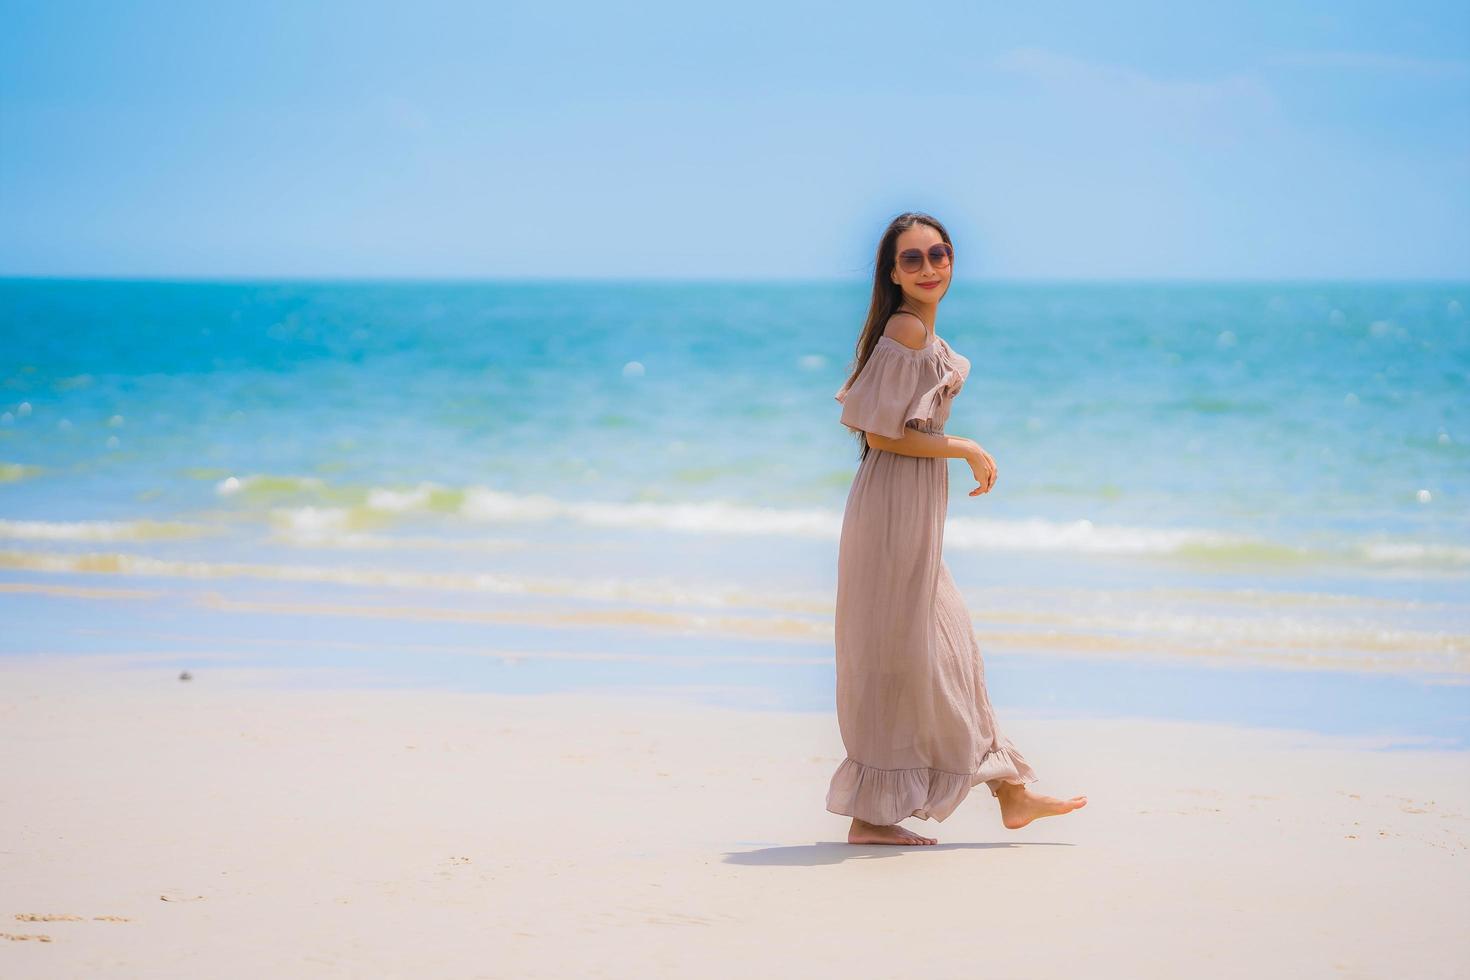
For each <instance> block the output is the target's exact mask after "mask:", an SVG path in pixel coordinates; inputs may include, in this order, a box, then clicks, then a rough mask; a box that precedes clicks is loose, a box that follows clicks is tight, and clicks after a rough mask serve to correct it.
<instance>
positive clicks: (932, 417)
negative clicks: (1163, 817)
mask: <svg viewBox="0 0 1470 980" xmlns="http://www.w3.org/2000/svg"><path fill="white" fill-rule="evenodd" d="M953 258H954V248H953V246H952V244H951V242H950V240H949V233H948V232H947V231H945V229H944V226H943V225H941V224H940V223H939V222H938V221H937V220H935V219H934V218H932V217H930V216H929V215H926V214H919V213H914V212H909V213H906V214H901V215H899V216H898V217H897V218H894V219H893V221H892V222H891V223H890V224H889V226H888V229H887V231H885V232H884V233H883V239H882V241H881V242H880V243H879V245H878V257H877V261H876V262H875V264H874V277H873V298H872V304H871V305H870V307H869V309H868V320H867V323H866V325H865V326H864V327H863V333H862V336H861V337H860V338H859V340H858V346H857V354H858V358H857V367H856V369H855V370H854V371H853V374H852V376H851V377H849V378H848V380H847V383H846V384H844V385H843V386H842V388H841V390H840V391H838V392H837V396H836V397H837V400H838V401H839V402H841V403H842V424H843V425H845V426H847V427H848V428H849V429H852V430H853V431H854V432H855V433H856V434H857V435H858V437H859V438H860V439H861V440H862V441H863V451H862V455H861V457H860V459H861V461H860V463H859V464H858V469H857V474H856V475H855V476H854V477H853V481H852V487H851V489H850V490H849V491H848V495H847V507H846V510H845V512H844V514H843V518H842V540H841V544H840V545H839V547H838V558H837V615H836V648H837V720H838V725H839V726H840V728H841V730H842V741H843V744H844V745H845V746H846V748H847V758H846V759H844V760H843V761H842V764H841V765H839V766H838V767H837V771H836V773H834V774H833V776H832V784H831V787H830V788H829V789H828V791H827V809H828V810H829V811H831V812H833V813H840V814H843V815H845V816H850V817H852V818H853V820H852V827H851V828H850V829H849V830H848V833H847V840H848V843H851V844H933V843H936V840H935V838H932V837H924V836H921V835H919V834H915V833H913V832H911V831H909V830H908V829H906V828H904V827H900V826H898V821H899V820H902V819H904V818H906V817H910V816H915V817H920V818H923V819H925V820H927V819H930V818H933V819H935V820H941V821H942V820H944V818H945V817H948V816H949V815H950V814H951V813H953V812H954V810H955V808H956V807H958V806H959V805H960V803H961V801H963V800H964V798H965V797H966V796H967V795H968V794H969V792H970V787H971V786H975V785H978V784H979V783H982V782H984V783H986V784H988V785H989V787H990V792H991V795H993V796H994V797H995V798H996V799H997V800H999V801H1000V811H1001V821H1002V823H1003V824H1004V825H1005V826H1006V827H1008V828H1011V829H1017V828H1020V827H1024V826H1026V825H1027V824H1028V823H1030V822H1031V821H1032V820H1034V819H1036V818H1037V817H1043V816H1048V815H1051V814H1058V813H1066V812H1068V811H1070V810H1075V809H1077V808H1078V807H1080V806H1082V805H1083V804H1085V803H1086V802H1087V798H1086V797H1084V796H1074V797H1072V798H1071V799H1070V800H1061V799H1057V798H1056V797H1051V796H1040V795H1037V794H1035V793H1032V792H1031V791H1030V790H1029V789H1027V788H1026V783H1029V782H1033V781H1035V779H1036V773H1035V772H1034V771H1033V770H1032V769H1031V766H1030V765H1029V764H1028V763H1027V762H1026V760H1025V759H1024V758H1022V756H1021V753H1020V752H1018V751H1017V750H1016V747H1015V746H1014V745H1012V744H1011V742H1010V739H1008V738H1006V737H1005V736H1004V735H1003V734H1001V731H1000V729H999V728H998V727H997V725H996V721H995V715H994V712H993V711H992V710H991V707H990V699H989V697H988V696H987V695H986V692H985V664H984V661H983V660H982V659H981V656H980V648H979V645H978V644H977V643H976V642H975V634H974V632H973V630H972V628H971V624H970V614H969V612H968V610H967V609H966V608H965V604H964V600H963V599H962V598H961V597H960V594H959V592H958V590H957V589H956V588H955V583H954V579H952V578H951V577H950V574H949V568H948V566H947V565H946V564H945V562H944V559H943V556H942V554H941V548H942V546H943V544H944V518H945V509H946V507H947V506H948V503H949V468H948V464H947V461H948V460H949V459H951V458H958V459H963V460H965V461H966V462H967V463H969V464H970V469H971V470H972V471H973V472H974V474H975V479H976V480H977V481H978V482H979V484H980V485H979V486H977V487H976V488H975V489H974V490H972V491H970V496H972V497H973V496H976V495H977V494H981V493H988V492H989V491H990V488H991V487H992V486H994V485H995V461H994V460H993V459H991V458H990V454H989V453H987V452H986V451H985V450H984V449H981V448H980V446H979V445H978V444H977V443H976V442H975V441H974V440H972V439H967V438H965V437H963V436H952V435H946V434H945V433H944V423H945V421H946V420H947V419H948V418H949V410H950V403H951V400H952V399H953V398H954V396H955V395H957V394H959V392H960V388H961V387H962V386H963V385H964V382H965V378H966V377H967V376H968V375H969V373H970V362H969V361H968V360H966V359H965V358H964V357H962V356H960V354H958V353H956V352H955V351H954V350H952V349H951V348H950V346H949V345H948V344H947V343H945V341H944V340H942V339H941V338H939V337H937V336H935V333H934V322H935V315H936V314H937V312H938V308H939V301H940V300H941V299H943V298H944V294H945V291H946V290H947V289H948V288H949V280H950V271H951V269H952V267H953V261H952V260H953Z"/></svg>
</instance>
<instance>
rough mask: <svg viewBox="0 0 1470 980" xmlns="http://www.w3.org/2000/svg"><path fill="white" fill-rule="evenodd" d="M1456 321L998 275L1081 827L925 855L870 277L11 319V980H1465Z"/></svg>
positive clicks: (311, 289)
mask: <svg viewBox="0 0 1470 980" xmlns="http://www.w3.org/2000/svg"><path fill="white" fill-rule="evenodd" d="M1465 296H1466V292H1465V288H1464V284H1460V283H1452V284H1438V285H1434V284H1430V285H1413V284H1398V285H1394V284H1384V285H1372V284H1324V285H1314V284H1311V283H1297V284H1290V283H1281V284H1270V283H1265V284H1247V283H1235V284H1230V283H1224V284H1197V285H1188V284H1183V285H1153V286H1149V285H1137V284H1134V285H1128V284H1096V285H1084V284H1071V285H1066V284H1062V285H1026V284H1011V285H1005V284H1000V285H987V286H985V287H984V288H983V289H982V288H975V287H974V286H973V285H970V284H963V283H962V284H957V286H956V288H955V290H954V294H953V295H952V296H951V297H949V298H948V299H947V300H946V306H945V309H946V318H947V319H946V320H945V322H944V325H943V326H942V327H941V329H940V330H939V334H940V335H941V336H943V337H944V339H945V341H946V342H947V343H950V344H952V345H954V347H955V348H956V349H957V350H960V351H961V352H963V353H964V354H965V355H966V356H967V357H970V358H972V360H973V364H974V366H973V370H972V373H971V376H970V378H969V380H968V381H967V382H966V385H965V390H964V392H963V394H962V395H961V396H960V397H959V398H958V399H956V402H955V407H954V413H953V415H952V416H951V419H950V422H949V424H948V426H947V431H949V432H952V433H954V434H956V435H965V436H970V437H973V438H975V439H976V440H977V441H978V442H980V443H981V444H982V445H984V446H985V447H986V448H987V450H988V451H989V452H991V453H992V455H993V456H994V457H995V459H996V461H997V465H998V468H999V473H1000V477H999V479H998V481H997V483H996V485H995V487H994V489H993V490H992V491H991V492H990V493H987V494H985V495H983V496H982V497H978V498H970V497H968V496H967V494H968V492H969V491H970V490H971V489H972V488H973V481H971V480H970V479H969V473H968V472H967V471H966V469H965V468H964V467H963V466H962V465H961V464H959V463H957V462H956V463H955V464H953V465H952V466H951V468H950V477H951V487H950V491H951V492H950V505H949V512H948V516H947V520H946V525H945V536H944V556H945V561H946V562H947V564H948V565H949V567H950V568H951V569H952V571H953V576H954V580H955V582H956V585H957V588H958V590H959V592H960V594H961V596H962V598H963V600H964V602H965V605H966V607H967V610H968V612H969V614H970V618H971V624H972V626H973V630H974V634H975V636H976V639H977V642H978V644H979V648H980V650H981V651H982V653H983V657H984V666H985V676H986V686H987V690H988V693H989V697H990V699H991V701H992V702H993V704H994V707H995V711H996V714H997V717H998V720H999V723H1000V726H1001V728H1002V730H1003V731H1004V733H1005V734H1006V735H1007V737H1009V738H1010V739H1011V740H1012V741H1013V743H1014V744H1015V745H1016V747H1017V748H1018V749H1019V750H1020V751H1021V752H1022V753H1023V754H1024V756H1025V757H1026V759H1027V760H1028V761H1029V762H1030V763H1031V764H1032V765H1033V766H1034V767H1035V769H1036V771H1037V773H1038V775H1039V781H1038V782H1037V783H1035V784H1032V786H1033V788H1034V789H1035V790H1037V791H1039V792H1042V793H1046V794H1049V795H1054V796H1059V797H1070V796H1073V795H1079V794H1085V795H1086V796H1087V797H1088V803H1087V805H1086V806H1085V807H1084V808H1082V809H1081V810H1078V811H1076V812H1074V813H1071V814H1068V815H1065V816H1060V817H1051V818H1045V819H1041V820H1038V821H1036V822H1035V823H1033V824H1031V825H1030V826H1028V827H1025V828H1022V829H1021V830H1018V831H1010V830H1006V829H1005V828H1003V827H1002V826H1001V823H1000V819H999V814H998V810H997V806H996V803H995V801H994V800H993V799H992V798H991V796H990V794H989V792H988V791H987V790H986V789H985V788H984V787H980V788H979V792H977V791H976V790H975V789H973V788H972V790H971V792H970V795H969V797H968V798H967V799H966V800H965V801H964V802H963V803H962V804H961V805H960V807H959V809H958V810H957V811H956V812H955V813H954V814H952V815H951V816H950V817H949V819H947V820H945V821H944V822H942V823H935V822H933V821H920V820H915V819H910V820H908V821H906V824H905V825H906V826H910V827H911V828H912V829H914V830H916V831H918V832H919V833H922V834H925V835H927V836H931V837H937V838H938V839H939V843H938V844H937V845H934V846H926V847H883V846H851V845H848V844H846V843H845V839H846V832H847V828H848V825H849V820H848V818H846V817H843V816H840V815H837V814H833V813H830V812H828V811H827V810H826V809H825V797H826V792H827V788H828V784H829V780H830V778H831V776H832V774H833V772H834V771H835V770H836V768H837V766H838V764H839V763H840V762H841V761H842V760H843V758H844V754H845V747H844V746H843V744H842V742H841V738H840V734H839V729H838V725H837V719H836V717H835V714H834V683H835V677H834V648H833V641H834V633H833V617H834V605H833V599H834V594H835V590H836V552H837V544H838V538H839V533H840V530H841V525H842V517H843V508H844V495H845V494H846V493H847V491H848V487H849V485H850V483H851V480H852V476H853V472H854V468H855V465H856V446H855V445H854V444H853V443H852V441H851V440H850V438H849V436H848V434H847V433H846V432H845V431H844V430H843V429H842V427H841V426H840V425H839V424H838V419H837V407H838V406H837V403H836V402H835V401H834V400H833V397H832V393H833V392H834V391H836V390H837V388H838V386H839V385H840V384H841V382H842V380H843V378H844V377H845V370H846V361H847V358H848V356H849V354H850V352H851V343H852V339H853V330H854V326H853V325H854V323H855V322H858V318H859V316H860V313H861V309H862V307H861V303H862V301H863V293H862V288H861V284H860V283H859V284H852V283H848V284H841V283H825V284H815V285H811V286H799V287H798V286H793V285H791V284H781V283H749V284H698V283H694V284H690V283H651V284H637V283H602V284H597V283H568V284H551V285H548V284H505V283H462V284H434V283H396V284H395V283H371V282H366V283H310V282H307V283H300V282H298V283H285V282H282V283H248V282H246V283H240V282H234V283H180V282H105V281H31V280H16V279H8V280H0V314H3V317H4V319H3V320H0V327H3V331H4V339H5V340H6V342H7V345H8V346H7V350H9V351H11V352H12V353H13V355H14V356H13V357H12V358H11V360H10V361H9V362H8V366H7V367H5V368H3V369H0V385H3V390H4V394H3V395H0V719H3V720H0V735H3V736H4V737H3V738H0V759H3V764H4V769H3V771H4V772H5V774H6V777H7V778H6V780H5V792H4V793H3V794H0V839H3V840H4V841H5V844H4V845H3V846H0V899H3V902H0V921H3V925H0V933H4V935H5V937H6V938H5V941H4V942H0V976H5V977H11V976H16V977H46V978H48V980H49V978H53V977H73V976H74V977H89V978H90V977H106V976H117V977H135V976H150V977H167V976H178V977H190V978H195V977H201V976H207V977H233V976H239V977H258V976H262V975H282V976H413V977H425V976H429V977H434V976H455V977H460V976H478V977H496V978H500V977H504V978H516V980H519V978H524V977H558V978H559V977H586V976H605V977H640V978H641V977H650V976H668V977H686V976H697V977H726V976H728V977H741V978H744V977H748V976H751V975H759V974H761V973H765V974H768V975H773V976H780V977H784V976H799V977H807V976H845V977H854V976H857V977H895V978H908V977H913V976H923V975H928V976H936V977H954V976H982V975H983V976H998V977H1020V976H1027V977H1036V976H1042V977H1048V976H1055V977H1063V976H1065V977H1069V978H1070V977H1077V976H1087V977H1105V978H1106V977H1117V978H1130V980H1132V978H1138V977H1160V978H1165V977H1168V978H1173V977H1179V976H1192V977H1200V976H1205V977H1209V976H1218V977H1239V976H1242V975H1248V976H1281V977H1292V978H1296V977H1317V976H1322V977H1329V976H1330V977H1389V978H1398V977H1403V976H1414V977H1441V976H1442V977H1451V976H1463V975H1465V973H1466V972H1467V969H1470V940H1467V938H1466V933H1465V930H1464V929H1463V925H1462V921H1461V920H1462V919H1463V914H1462V910H1463V909H1464V908H1465V907H1467V904H1470V903H1467V899H1470V876H1467V874H1466V869H1465V862H1466V860H1467V853H1466V846H1467V843H1470V826H1467V820H1470V602H1467V600H1466V596H1467V595H1470V591H1467V589H1466V583H1467V581H1470V530H1467V527H1470V525H1467V523H1466V520H1465V511H1464V508H1462V507H1459V506H1458V505H1457V503H1456V501H1457V500H1458V497H1459V495H1461V492H1462V487H1463V482H1464V472H1465V470H1464V461H1465V458H1466V455H1465V454H1466V450H1465V445H1466V443H1465V439H1464V434H1463V432H1462V431H1461V426H1460V425H1459V422H1458V419H1459V414H1460V413H1461V411H1462V410H1461V407H1460V406H1461V404H1462V399H1461V398H1460V395H1461V393H1462V380H1461V377H1460V376H1459V375H1456V374H1454V373H1453V372H1448V373H1447V372H1446V371H1445V370H1444V369H1443V367H1442V365H1443V364H1445V363H1451V362H1453V363H1464V358H1465V345H1464V341H1463V322H1464V321H1463V318H1464V310H1463V303H1464V297H1465ZM1018 327H1024V328H1025V329H1017V328H1018ZM772 337H781V338H783V342H782V343H779V344H777V343H772V342H771V338H772ZM1445 358H1449V359H1450V360H1449V361H1446V360H1445ZM186 675H187V678H188V679H187V680H185V679H183V678H184V677H185V676H186Z"/></svg>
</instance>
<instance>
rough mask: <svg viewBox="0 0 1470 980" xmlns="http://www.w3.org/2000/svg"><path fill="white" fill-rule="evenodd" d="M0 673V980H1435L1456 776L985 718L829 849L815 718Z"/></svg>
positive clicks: (1463, 853)
mask: <svg viewBox="0 0 1470 980" xmlns="http://www.w3.org/2000/svg"><path fill="white" fill-rule="evenodd" d="M301 679H302V678H301V676H299V675H292V674H287V673H274V674H273V673H267V672H262V671H259V670H239V669H226V668H213V667H206V668H203V669H200V670H197V671H196V672H195V676H194V677H193V679H191V680H189V681H187V682H183V681H180V680H179V679H178V678H177V672H176V671H174V670H171V669H169V668H167V667H160V666H150V665H148V664H147V662H146V658H145V659H143V660H141V661H139V660H134V661H133V662H132V663H130V664H127V665H122V664H121V663H120V660H119V658H116V657H113V658H102V657H91V658H87V657H83V658H66V659H62V658H48V659H47V660H44V661H42V660H36V659H17V660H12V661H8V662H0V713H3V718H4V733H5V735H6V737H5V738H4V739H3V741H0V756H3V768H4V772H5V773H6V774H7V778H6V782H5V785H6V792H5V794H4V798H3V804H0V837H3V839H4V841H5V845H4V847H3V859H0V861H3V863H0V881H3V883H4V885H3V888H0V894H3V903H0V904H3V909H0V912H3V921H4V924H3V925H0V932H3V933H4V938H5V941H4V942H0V974H3V975H5V976H7V977H83V976H86V977H99V976H118V977H123V976H145V975H146V976H150V977H173V976H177V977H202V976H209V977H259V976H266V975H284V976H415V977H425V976H475V977H507V978H510V977H588V976H603V977H647V976H670V977H675V976H681V977H689V976H698V977H748V976H751V975H760V974H765V975H769V976H847V977H913V976H923V975H927V976H938V977H958V976H980V975H984V976H996V977H1013V976H1015V977H1019V976H1028V977H1035V976H1042V977H1064V976H1067V977H1075V976H1089V977H1120V978H1121V977H1130V978H1132V977H1179V976H1192V977H1201V976H1205V977H1209V976H1218V977H1233V976H1243V975H1254V976H1280V977H1319V976H1320V977H1326V976H1332V977H1404V976H1415V977H1453V976H1464V975H1465V974H1466V971H1467V970H1470V934H1467V933H1466V931H1465V929H1464V914H1463V913H1464V910H1465V908H1467V907H1470V875H1467V874H1466V861H1467V860H1470V851H1467V845H1470V778H1467V777H1470V755H1467V754H1466V753H1464V752H1455V751H1442V750H1424V749H1418V748H1414V747H1412V746H1405V745H1403V744H1392V743H1388V742H1386V741H1374V740H1369V739H1362V738H1341V737H1328V736H1319V735H1314V734H1309V733H1301V732H1289V731H1280V730H1252V729H1240V728H1231V727H1226V726H1218V725H1208V724H1197V723H1181V722H1168V721H1154V720H1133V719H1112V720H1103V721H1099V720H1056V719H1039V718H1033V719H1028V718H1026V717H1024V716H1014V717H1010V718H1008V720H1007V725H1008V730H1009V731H1010V733H1011V736H1012V738H1013V739H1014V740H1015V741H1016V743H1017V744H1018V745H1021V746H1024V747H1025V751H1026V752H1027V755H1028V757H1029V758H1031V759H1032V760H1033V761H1034V764H1035V765H1036V766H1037V769H1038V772H1039V773H1040V774H1041V782H1040V783H1039V784H1037V785H1036V787H1035V788H1037V789H1038V790H1040V791H1042V792H1048V793H1052V794H1055V795H1071V794H1073V793H1086V794H1087V795H1088V796H1089V804H1088V806H1087V807H1086V808H1084V809H1083V810H1081V811H1078V812H1076V813H1074V814H1071V815H1068V816H1064V817H1056V818H1048V819H1044V820H1039V821H1036V822H1035V823H1033V824H1032V825H1030V826H1029V827H1026V828H1024V829H1022V830H1020V831H1007V830H1005V829H1004V828H1002V827H1001V826H1000V822H999V818H998V811H997V810H996V807H995V804H994V801H993V800H992V799H991V798H990V796H989V794H988V793H985V792H983V789H984V788H983V787H980V790H981V791H980V792H972V794H971V796H970V797H969V798H968V799H967V800H966V801H965V802H964V804H962V805H961V807H960V809H959V810H958V811H957V812H956V813H955V814H954V815H953V816H952V817H951V818H950V819H949V820H947V821H944V822H943V823H935V822H933V821H917V820H910V821H907V825H909V826H913V827H914V828H915V829H919V830H921V832H923V833H926V834H928V835H930V836H935V837H938V838H939V840H940V843H939V844H938V845H936V846H931V847H881V846H856V847H855V846H850V845H848V844H846V843H845V840H844V838H845V832H846V828H847V820H846V818H844V817H840V816H836V815H833V814H831V813H827V812H826V811H825V810H824V808H823V802H822V801H823V793H824V791H825V788H826V785H827V779H828V777H829V776H830V774H831V772H832V770H833V768H834V767H835V766H836V764H837V763H838V762H839V761H840V760H841V758H842V746H841V743H840V740H839V737H838V733H837V728H836V725H835V722H834V719H833V717H832V716H830V715H825V714H822V713H798V712H780V711H750V710H736V709H726V708H715V707H708V706H696V705H694V704H691V703H684V702H680V701H676V700H673V699H668V698H652V697H646V696H615V695H597V696H590V695H585V694H548V695H534V696H523V695H502V694H480V693H463V692H445V691H435V690H400V691H393V690H370V689H358V690H350V689H349V690H333V689H327V688H315V689H314V688H311V687H307V686H303V685H302V684H301V683H300V681H301Z"/></svg>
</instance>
